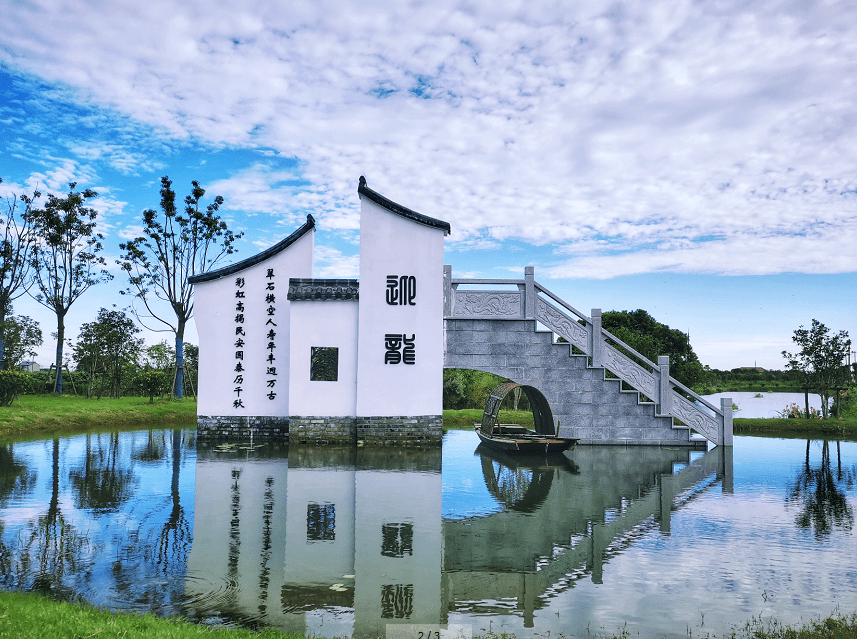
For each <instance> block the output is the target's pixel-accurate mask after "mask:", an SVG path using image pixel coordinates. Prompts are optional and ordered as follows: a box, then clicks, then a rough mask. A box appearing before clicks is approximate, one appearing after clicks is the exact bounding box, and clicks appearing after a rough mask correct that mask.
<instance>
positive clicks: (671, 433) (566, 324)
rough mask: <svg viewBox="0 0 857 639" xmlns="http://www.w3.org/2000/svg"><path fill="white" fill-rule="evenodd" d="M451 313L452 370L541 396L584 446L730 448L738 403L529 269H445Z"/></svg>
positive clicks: (447, 314) (447, 359) (448, 358)
mask: <svg viewBox="0 0 857 639" xmlns="http://www.w3.org/2000/svg"><path fill="white" fill-rule="evenodd" d="M475 287H478V289H477V288H475ZM486 287H492V289H491V290H485V288H486ZM498 287H505V288H498ZM443 314H444V344H445V355H444V366H445V367H446V368H468V369H474V370H481V371H487V372H490V373H496V374H497V375H500V376H501V377H505V378H507V379H510V380H512V381H514V382H518V383H519V384H523V385H528V386H533V387H535V388H537V389H539V390H540V391H541V392H542V394H544V396H545V398H546V399H547V400H548V403H549V404H550V407H551V411H552V412H553V416H554V418H555V419H557V420H558V422H560V423H561V433H560V434H561V435H562V436H565V437H575V438H578V439H579V440H580V441H581V443H584V444H653V445H657V444H667V445H672V446H681V445H684V446H688V445H694V444H695V443H696V442H697V441H699V440H701V438H705V439H707V440H709V441H711V442H713V443H714V444H716V445H718V446H719V445H726V446H731V445H732V402H731V400H729V399H723V400H721V405H720V407H716V406H713V405H711V404H709V403H708V402H706V401H705V400H704V399H702V398H701V397H700V396H699V395H697V394H695V393H694V392H693V391H691V390H690V389H689V388H687V387H686V386H684V385H683V384H682V383H681V382H679V381H678V380H676V379H674V378H672V377H670V374H669V358H668V357H659V358H658V363H657V364H655V363H653V362H651V361H649V360H648V359H646V358H645V357H643V356H642V355H640V354H639V353H637V352H636V351H634V349H632V348H631V347H630V346H628V345H627V344H624V343H623V342H622V341H621V340H619V339H617V338H616V337H614V336H613V335H611V334H610V333H608V332H607V331H605V330H603V329H602V328H601V311H600V310H598V309H595V310H593V311H592V317H587V316H586V315H584V314H583V313H581V312H580V311H578V310H576V309H575V308H574V307H572V306H570V305H569V304H567V303H565V302H564V301H563V300H561V299H560V298H559V297H557V296H556V295H554V294H553V293H551V292H550V291H549V290H547V289H546V288H544V287H543V286H542V285H540V284H539V283H537V282H536V281H535V279H534V275H533V267H531V266H528V267H527V268H526V270H525V277H524V279H522V280H487V279H478V280H477V279H473V280H464V279H452V267H450V266H445V267H444V312H443ZM539 325H541V326H543V327H545V328H546V329H547V330H542V331H540V330H538V326H539ZM554 334H556V335H558V336H559V337H562V338H563V339H564V340H565V342H566V343H557V342H554V339H553V335H554ZM675 420H679V421H680V424H676V423H675ZM691 431H693V432H695V433H697V434H698V436H701V437H698V436H693V434H692V432H691ZM703 441H704V440H703Z"/></svg>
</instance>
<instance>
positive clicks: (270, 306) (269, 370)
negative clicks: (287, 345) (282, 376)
mask: <svg viewBox="0 0 857 639" xmlns="http://www.w3.org/2000/svg"><path fill="white" fill-rule="evenodd" d="M265 280H266V282H265V304H267V307H266V308H265V313H266V315H265V318H266V321H265V330H266V331H267V332H266V333H265V342H266V346H265V349H266V350H267V351H268V356H267V358H266V359H265V361H266V363H267V366H266V367H265V377H266V380H265V383H266V385H267V390H268V394H267V397H268V399H270V400H274V399H276V398H277V391H276V390H275V388H276V387H277V366H276V364H275V363H274V362H276V361H277V358H276V357H274V350H275V349H276V348H277V343H276V341H275V338H276V337H277V331H276V328H277V324H276V322H274V320H275V319H276V317H277V307H276V306H274V304H276V303H277V298H276V296H275V293H274V291H275V290H276V286H274V269H272V268H269V269H268V270H267V273H265Z"/></svg>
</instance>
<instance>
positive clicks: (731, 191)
mask: <svg viewBox="0 0 857 639" xmlns="http://www.w3.org/2000/svg"><path fill="white" fill-rule="evenodd" d="M3 5H4V6H3V14H4V23H5V24H7V25H14V27H13V28H6V29H4V30H3V34H2V35H0V178H2V179H3V183H2V184H0V197H3V198H7V202H8V198H13V197H15V196H16V195H20V194H22V193H31V192H32V191H33V190H34V189H39V190H41V191H43V192H46V193H54V194H57V195H62V194H65V193H67V191H68V183H69V182H72V181H74V182H77V184H78V188H79V189H82V188H92V189H94V190H96V191H97V192H98V193H99V196H98V198H96V199H95V200H92V206H93V207H95V208H96V209H97V210H98V211H99V218H98V219H99V230H100V231H101V232H102V233H103V234H104V236H105V240H104V245H105V251H104V255H105V257H106V258H107V260H108V262H109V264H110V265H111V270H112V272H113V273H114V275H115V276H116V277H115V279H114V280H113V281H112V282H111V283H109V284H104V285H100V286H98V287H95V288H93V289H91V290H90V291H89V292H87V293H86V294H85V296H84V297H82V298H81V299H80V300H79V301H78V302H77V303H75V304H74V305H73V306H72V308H71V311H70V313H69V315H68V317H67V322H66V324H67V333H68V334H69V335H70V336H72V337H75V336H76V335H77V332H78V330H79V327H80V324H81V323H83V322H90V321H93V320H94V319H95V315H96V313H97V310H98V308H99V307H102V306H103V307H107V308H112V306H113V305H114V304H115V305H116V308H125V307H127V305H128V303H129V299H128V298H127V297H124V296H121V295H119V291H120V290H121V289H122V288H124V286H125V281H124V279H123V275H122V273H121V272H120V271H119V270H118V267H116V265H115V260H116V259H117V258H118V257H119V255H120V250H119V243H120V242H123V241H126V240H128V239H131V238H133V237H136V236H137V235H139V233H140V231H141V228H142V217H141V216H142V212H143V211H144V210H145V209H148V208H155V209H157V207H158V203H159V192H158V190H159V185H160V178H161V176H164V175H168V176H169V177H170V178H171V179H172V180H173V186H174V189H175V190H176V192H177V194H178V196H179V197H180V198H183V197H184V196H185V195H186V194H187V193H188V192H189V190H190V187H191V184H190V183H191V180H198V181H199V182H200V183H201V184H202V186H203V187H204V188H205V189H206V196H205V198H203V203H207V202H210V201H211V200H212V199H213V197H214V196H215V195H221V196H223V198H224V204H223V207H222V208H221V211H220V212H221V215H222V216H223V217H224V218H225V219H226V221H227V222H228V224H229V226H230V228H233V229H234V230H236V231H243V232H244V233H245V236H244V237H243V238H242V240H241V241H240V242H239V244H238V253H237V254H236V255H234V256H231V257H230V260H232V259H233V258H234V260H239V259H244V258H247V257H249V256H251V255H253V254H255V253H257V252H258V251H260V250H262V249H264V248H266V247H268V246H270V245H272V244H274V243H275V242H277V241H279V240H280V239H282V238H283V237H285V236H287V235H288V234H289V233H291V232H292V231H293V230H295V229H296V228H297V227H298V226H300V225H301V224H302V223H303V221H304V220H305V219H306V215H307V214H308V213H311V214H312V215H313V216H314V217H315V219H316V221H317V224H318V229H319V230H318V232H317V234H316V258H315V259H316V262H315V274H316V277H356V276H357V270H358V259H359V257H358V248H359V232H358V231H359V198H358V196H357V184H358V179H359V177H360V176H361V175H364V176H366V179H367V182H368V185H369V187H370V188H372V189H373V190H375V191H377V192H379V193H381V194H383V195H385V196H386V197H388V198H390V199H392V200H394V201H396V202H398V203H400V204H402V205H404V206H406V207H408V208H411V209H413V210H416V211H418V212H420V213H423V214H425V215H429V216H431V217H435V218H439V219H442V220H445V221H448V222H449V223H450V225H451V228H452V233H451V234H450V235H449V236H448V237H447V239H446V246H445V262H446V263H447V264H451V265H452V267H453V277H483V278H522V277H523V270H524V267H525V266H527V265H532V266H534V267H535V277H536V281H538V282H539V283H541V284H542V285H544V286H545V287H547V288H548V289H550V290H551V291H553V292H554V293H556V294H558V295H560V296H561V297H563V298H564V299H565V300H566V301H567V302H569V303H570V304H571V305H572V306H574V307H576V308H577V309H579V310H581V311H582V312H584V313H586V314H587V315H588V314H590V312H591V310H592V309H593V308H600V309H602V310H603V311H609V310H634V309H637V308H642V309H645V310H646V311H648V312H649V313H650V314H651V315H652V316H654V317H655V318H656V319H657V320H658V321H660V322H663V323H665V324H668V325H669V326H670V327H672V328H677V329H680V330H682V331H686V332H687V333H688V334H689V335H690V339H691V344H692V346H693V348H694V350H695V351H696V353H697V355H698V356H699V358H700V360H701V361H702V363H703V364H707V365H709V366H711V367H712V368H720V369H731V368H735V367H739V366H754V365H756V366H761V367H764V368H774V369H782V368H784V366H785V360H784V358H783V357H782V355H781V352H782V351H783V350H794V344H793V343H792V341H791V337H792V334H793V332H794V330H795V329H797V328H798V327H800V326H807V327H808V326H809V325H810V324H811V323H812V320H813V319H818V320H819V321H821V322H823V323H824V324H825V325H827V326H828V327H829V328H831V329H832V330H834V331H839V330H846V331H848V332H849V334H850V335H851V336H853V337H855V338H857V320H856V319H855V313H854V310H855V290H857V286H855V285H857V277H855V273H857V250H855V249H857V171H855V169H857V126H855V124H857V108H856V107H855V98H857V4H855V3H853V2H836V1H819V2H813V1H806V0H788V1H787V0H782V1H779V0H771V1H764V0H760V1H758V2H753V1H751V0H706V1H686V0H649V1H647V2H617V1H609V2H601V1H597V0H587V1H585V2H575V3H572V2H568V1H567V0H566V1H560V2H543V1H540V0H533V1H528V2H503V3H497V2H496V1H485V2H482V1H480V0H475V1H464V2H448V1H444V0H434V1H433V2H431V3H427V2H420V1H417V2H392V3H391V2H389V1H386V2H373V1H371V0H369V1H365V0H364V1H361V2H356V1H350V0H336V1H324V0H321V1H318V0H313V1H312V2H302V1H291V2H288V3H255V2H241V1H237V2H229V3H220V2H211V1H208V2H200V1H193V0H188V1H185V2H181V3H175V2H172V1H171V2H166V1H164V0H150V1H148V2H145V3H140V2H126V1H119V0H115V1H113V2H110V3H94V2H88V1H86V0H7V1H6V2H4V3H3ZM226 263H228V262H223V264H226ZM15 312H16V313H19V314H26V315H30V316H31V317H33V318H35V319H37V320H39V322H40V323H41V325H42V329H43V331H44V333H45V338H46V339H45V345H44V347H43V348H42V349H41V351H40V354H39V357H38V358H37V361H39V362H40V363H41V364H42V365H45V366H47V365H48V364H49V363H50V362H51V360H52V355H51V352H52V351H53V349H54V347H55V345H54V343H52V341H51V339H50V337H49V335H50V333H51V332H52V331H55V330H56V327H55V318H54V317H53V315H52V313H51V312H50V311H48V310H47V309H45V308H43V307H40V306H39V305H37V304H36V303H35V302H34V301H33V300H31V299H28V298H21V299H20V300H18V301H17V302H16V305H15ZM145 335H146V339H147V341H149V342H150V343H154V342H157V341H159V340H160V339H171V338H170V335H169V334H168V333H153V332H146V333H145ZM186 337H187V339H188V340H189V341H191V342H194V343H195V342H196V333H195V328H194V327H191V328H190V330H189V331H188V334H187V336H186ZM855 342H857V339H855Z"/></svg>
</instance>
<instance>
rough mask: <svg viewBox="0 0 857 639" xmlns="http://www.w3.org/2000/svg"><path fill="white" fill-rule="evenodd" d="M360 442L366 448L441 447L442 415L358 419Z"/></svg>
mask: <svg viewBox="0 0 857 639" xmlns="http://www.w3.org/2000/svg"><path fill="white" fill-rule="evenodd" d="M356 422H357V441H358V442H362V443H363V444H365V445H367V446H439V445H440V443H441V440H442V439H443V415H416V416H395V417H357V418H356Z"/></svg>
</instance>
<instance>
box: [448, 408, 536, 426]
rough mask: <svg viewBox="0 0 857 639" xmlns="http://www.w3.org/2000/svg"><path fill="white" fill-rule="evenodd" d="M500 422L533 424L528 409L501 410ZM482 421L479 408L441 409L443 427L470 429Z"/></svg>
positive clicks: (531, 415) (522, 424) (523, 424)
mask: <svg viewBox="0 0 857 639" xmlns="http://www.w3.org/2000/svg"><path fill="white" fill-rule="evenodd" d="M499 417H500V423H502V424H520V425H521V426H532V425H533V414H532V413H531V412H530V411H528V410H519V411H511V410H501V411H500V415H499ZM481 421H482V409H481V408H463V409H461V410H445V411H443V427H444V428H445V429H447V430H448V429H450V428H452V429H454V430H464V429H472V428H473V424H475V423H476V422H481Z"/></svg>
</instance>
